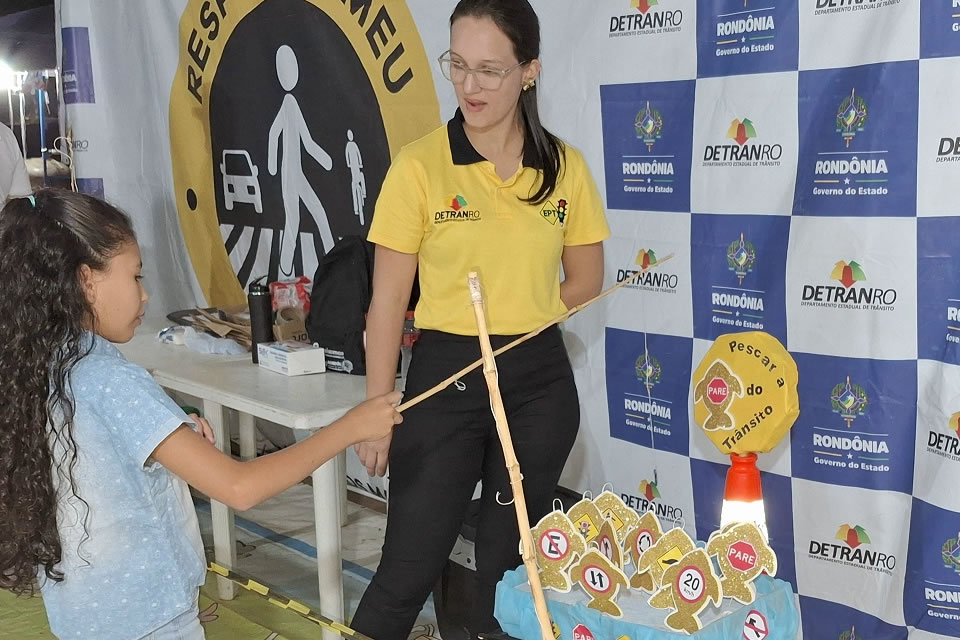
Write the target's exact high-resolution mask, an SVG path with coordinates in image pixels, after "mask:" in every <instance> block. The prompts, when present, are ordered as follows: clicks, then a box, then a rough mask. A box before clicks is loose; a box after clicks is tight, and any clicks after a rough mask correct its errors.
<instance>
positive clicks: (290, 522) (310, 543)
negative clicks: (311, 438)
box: [196, 484, 440, 639]
mask: <svg viewBox="0 0 960 640" xmlns="http://www.w3.org/2000/svg"><path fill="white" fill-rule="evenodd" d="M196 506H197V516H198V519H199V521H200V529H201V532H202V533H203V537H204V543H205V544H206V545H208V547H209V549H208V554H209V555H210V556H211V557H212V546H213V538H212V528H211V521H210V506H209V504H208V503H207V502H206V501H204V500H201V499H197V500H196ZM347 506H348V510H347V519H346V523H345V525H344V527H343V532H342V535H341V539H342V549H343V583H344V601H345V609H346V613H347V620H348V621H349V619H350V618H351V617H352V616H353V612H354V611H355V610H356V608H357V604H358V603H359V601H360V597H361V596H362V595H363V591H364V589H366V586H367V585H368V584H369V583H370V579H371V578H372V577H373V574H374V571H375V570H376V568H377V564H378V563H379V561H380V546H381V544H382V543H383V532H384V528H385V527H386V516H385V515H383V514H381V513H378V512H376V511H374V510H372V509H368V508H365V507H362V506H360V505H357V504H355V503H354V502H352V501H350V502H348V503H347ZM236 526H237V541H238V543H237V544H238V549H237V567H236V569H237V570H238V571H239V572H241V573H244V574H247V575H250V576H252V577H256V578H257V579H258V580H260V581H262V582H263V583H264V584H267V585H269V586H270V587H271V588H273V589H276V590H277V591H278V592H280V593H283V594H284V595H286V596H288V597H290V598H293V599H294V600H298V601H300V602H302V603H303V604H306V605H308V606H312V607H318V606H319V587H318V585H317V568H316V556H317V549H316V537H315V534H314V525H313V497H312V490H311V488H310V487H309V486H307V485H302V484H301V485H297V486H295V487H293V488H292V489H289V490H287V491H285V492H284V493H282V494H280V495H279V496H277V497H275V498H272V499H270V500H268V501H266V502H264V503H263V504H261V505H259V506H257V507H255V508H253V509H251V510H249V511H245V512H243V513H241V514H238V515H237V516H236ZM410 637H411V638H424V639H429V638H439V637H440V636H439V633H438V632H437V631H436V614H435V612H434V608H433V601H432V599H430V600H428V601H427V603H426V605H425V606H424V608H423V611H422V612H421V614H420V617H419V619H418V621H417V627H415V629H414V633H413V634H412V635H411V636H410Z"/></svg>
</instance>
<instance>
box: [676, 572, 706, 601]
mask: <svg viewBox="0 0 960 640" xmlns="http://www.w3.org/2000/svg"><path fill="white" fill-rule="evenodd" d="M705 588H706V583H705V581H704V579H703V572H702V571H700V569H698V568H697V567H694V566H689V567H685V568H684V569H683V570H682V571H680V575H679V576H677V593H679V594H680V597H681V598H683V600H684V601H685V602H690V603H694V602H697V601H698V600H700V598H701V597H702V596H703V590H704V589H705Z"/></svg>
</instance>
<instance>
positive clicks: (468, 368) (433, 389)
mask: <svg viewBox="0 0 960 640" xmlns="http://www.w3.org/2000/svg"><path fill="white" fill-rule="evenodd" d="M671 258H673V254H672V253H671V254H670V255H668V256H665V257H663V258H661V259H660V260H657V261H656V262H654V263H651V264H648V265H647V266H646V267H644V268H642V269H640V270H639V271H637V272H636V273H634V274H633V275H632V276H630V277H629V278H627V279H625V280H624V281H623V282H619V283H617V284H616V285H614V286H612V287H610V288H609V289H607V290H606V291H601V292H600V293H599V294H598V295H596V296H594V297H593V298H591V299H589V300H587V301H586V302H583V303H581V304H578V305H577V306H575V307H573V308H572V309H570V310H568V311H566V312H565V313H562V314H560V315H559V316H557V317H556V318H554V319H553V320H550V321H548V322H546V323H544V324H543V325H541V326H539V327H537V328H536V329H534V330H533V331H531V332H530V333H528V334H526V335H524V336H521V337H519V338H517V339H516V340H514V341H513V342H510V343H508V344H505V345H503V346H502V347H500V348H499V349H497V350H496V351H494V352H493V355H494V356H499V355H501V354H503V353H505V352H507V351H509V350H510V349H513V348H514V347H516V346H517V345H519V344H521V343H523V342H526V341H527V340H529V339H531V338H533V337H535V336H538V335H540V334H541V333H542V332H543V331H545V330H547V329H549V328H550V327H552V326H553V325H555V324H558V323H560V322H563V321H564V320H566V319H567V318H569V317H570V316H572V315H573V314H575V313H578V312H580V311H583V310H584V309H586V308H587V307H589V306H590V305H592V304H593V303H594V302H596V301H598V300H600V299H601V298H604V297H606V296H608V295H610V294H611V293H613V292H614V291H616V290H617V289H620V288H621V287H625V286H627V285H628V284H631V283H632V282H634V281H635V280H636V279H637V278H639V277H640V276H642V275H643V274H645V273H647V272H648V271H650V270H651V269H653V268H655V267H659V266H660V265H662V264H663V263H664V262H666V261H667V260H670V259H671ZM482 364H483V358H480V359H479V360H477V361H476V362H474V363H473V364H470V365H467V366H466V367H464V368H463V369H460V371H457V372H456V373H455V374H453V375H452V376H450V377H449V378H447V379H446V380H444V381H442V382H440V383H438V384H437V385H435V386H433V387H431V388H430V389H427V390H426V391H424V392H423V393H421V394H420V395H418V396H415V397H413V398H411V399H410V400H407V401H406V402H404V403H403V404H401V405H400V406H398V407H397V411H399V412H401V413H402V412H403V411H406V410H407V409H409V408H410V407H412V406H414V405H417V404H420V403H421V402H423V401H424V400H426V399H427V398H429V397H430V396H433V395H436V394H438V393H440V392H441V391H443V390H444V389H446V388H447V387H449V386H450V385H451V384H453V383H454V382H456V381H457V380H459V379H460V378H462V377H463V376H465V375H467V374H468V373H470V372H471V371H473V370H474V369H476V368H477V367H479V366H481V365H482Z"/></svg>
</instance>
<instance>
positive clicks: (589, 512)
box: [567, 498, 603, 544]
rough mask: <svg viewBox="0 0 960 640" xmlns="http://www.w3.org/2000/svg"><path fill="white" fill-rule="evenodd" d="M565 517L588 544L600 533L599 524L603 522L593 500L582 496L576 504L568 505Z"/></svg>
mask: <svg viewBox="0 0 960 640" xmlns="http://www.w3.org/2000/svg"><path fill="white" fill-rule="evenodd" d="M567 517H568V518H570V522H572V523H573V526H574V527H576V529H577V531H579V532H580V535H581V536H583V539H584V540H586V541H587V543H588V544H589V543H590V542H593V539H594V538H596V537H597V534H598V533H600V525H601V524H603V516H602V515H600V510H599V509H597V505H595V504H594V503H593V500H590V499H588V498H584V499H583V500H581V501H580V502H578V503H577V504H575V505H573V506H572V507H570V509H569V511H567Z"/></svg>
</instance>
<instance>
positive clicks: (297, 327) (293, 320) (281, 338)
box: [273, 307, 310, 342]
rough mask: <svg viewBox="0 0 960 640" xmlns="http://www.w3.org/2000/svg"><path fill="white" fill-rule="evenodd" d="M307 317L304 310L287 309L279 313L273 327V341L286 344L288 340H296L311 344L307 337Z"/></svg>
mask: <svg viewBox="0 0 960 640" xmlns="http://www.w3.org/2000/svg"><path fill="white" fill-rule="evenodd" d="M306 320H307V319H306V316H305V315H304V313H303V310H302V309H297V308H295V307H287V308H286V309H281V310H280V311H279V312H278V313H277V319H276V321H275V322H274V325H273V339H274V340H276V341H277V342H286V341H287V340H296V341H297V342H310V337H309V336H308V335H307V326H306Z"/></svg>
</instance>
